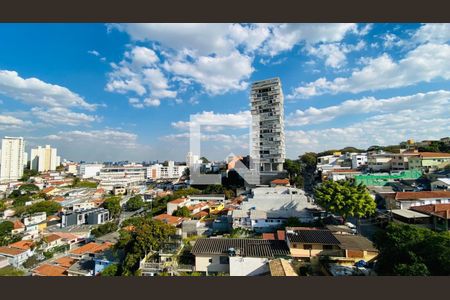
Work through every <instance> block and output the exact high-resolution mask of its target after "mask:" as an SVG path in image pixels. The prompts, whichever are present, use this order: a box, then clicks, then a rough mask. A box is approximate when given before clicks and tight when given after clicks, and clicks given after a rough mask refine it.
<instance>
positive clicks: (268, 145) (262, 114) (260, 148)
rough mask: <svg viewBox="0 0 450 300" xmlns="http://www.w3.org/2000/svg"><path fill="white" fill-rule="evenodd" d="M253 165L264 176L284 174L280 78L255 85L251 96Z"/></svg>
mask: <svg viewBox="0 0 450 300" xmlns="http://www.w3.org/2000/svg"><path fill="white" fill-rule="evenodd" d="M250 101H251V106H252V109H251V114H252V152H251V157H252V159H253V161H254V162H255V163H256V164H257V165H258V166H259V168H260V171H262V172H281V171H283V163H284V161H285V158H286V149H285V140H284V97H283V91H282V89H281V81H280V78H272V79H266V80H261V81H256V82H253V84H252V91H251V95H250Z"/></svg>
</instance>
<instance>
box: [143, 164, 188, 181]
mask: <svg viewBox="0 0 450 300" xmlns="http://www.w3.org/2000/svg"><path fill="white" fill-rule="evenodd" d="M194 163H196V162H194ZM187 168H188V166H186V165H175V162H174V161H168V162H167V166H164V165H162V164H155V165H152V166H150V167H149V168H148V170H147V178H151V179H153V180H157V179H176V178H180V177H181V176H182V175H183V172H184V170H186V169H187Z"/></svg>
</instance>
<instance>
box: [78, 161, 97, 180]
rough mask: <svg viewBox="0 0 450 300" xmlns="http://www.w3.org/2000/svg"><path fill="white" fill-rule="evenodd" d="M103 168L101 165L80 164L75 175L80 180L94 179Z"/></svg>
mask: <svg viewBox="0 0 450 300" xmlns="http://www.w3.org/2000/svg"><path fill="white" fill-rule="evenodd" d="M102 168H103V165H102V164H80V165H78V166H77V173H78V175H79V176H80V177H81V178H83V179H84V178H94V177H97V176H98V175H99V173H100V170H101V169H102Z"/></svg>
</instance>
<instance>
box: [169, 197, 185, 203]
mask: <svg viewBox="0 0 450 300" xmlns="http://www.w3.org/2000/svg"><path fill="white" fill-rule="evenodd" d="M186 200H187V198H178V199H175V200H172V201H169V203H171V204H181V203H184V202H185V201H186Z"/></svg>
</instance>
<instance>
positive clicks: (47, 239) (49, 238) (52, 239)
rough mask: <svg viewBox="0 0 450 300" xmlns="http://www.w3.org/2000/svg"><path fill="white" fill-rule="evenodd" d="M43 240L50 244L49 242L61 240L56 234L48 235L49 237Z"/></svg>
mask: <svg viewBox="0 0 450 300" xmlns="http://www.w3.org/2000/svg"><path fill="white" fill-rule="evenodd" d="M44 239H45V241H46V242H47V243H51V242H54V241H57V240H60V239H62V238H61V237H60V236H59V235H57V234H49V235H47V236H45V237H44Z"/></svg>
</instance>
